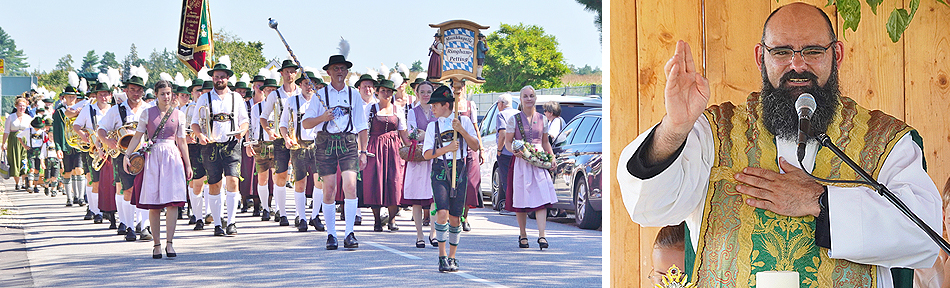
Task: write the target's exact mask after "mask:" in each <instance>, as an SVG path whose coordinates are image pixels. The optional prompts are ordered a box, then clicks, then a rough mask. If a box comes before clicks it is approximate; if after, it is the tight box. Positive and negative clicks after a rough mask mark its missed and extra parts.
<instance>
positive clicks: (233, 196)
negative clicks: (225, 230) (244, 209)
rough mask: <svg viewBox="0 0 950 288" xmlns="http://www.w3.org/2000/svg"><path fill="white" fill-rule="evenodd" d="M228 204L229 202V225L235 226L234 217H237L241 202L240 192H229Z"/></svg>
mask: <svg viewBox="0 0 950 288" xmlns="http://www.w3.org/2000/svg"><path fill="white" fill-rule="evenodd" d="M226 195H227V197H228V198H227V202H228V224H234V217H235V216H237V206H238V205H237V204H238V201H241V200H240V199H241V193H240V192H231V191H228V192H227V194H226Z"/></svg>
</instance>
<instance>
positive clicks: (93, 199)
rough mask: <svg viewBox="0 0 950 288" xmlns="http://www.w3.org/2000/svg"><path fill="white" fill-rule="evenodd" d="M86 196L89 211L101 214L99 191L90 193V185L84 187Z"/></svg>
mask: <svg viewBox="0 0 950 288" xmlns="http://www.w3.org/2000/svg"><path fill="white" fill-rule="evenodd" d="M86 198H88V199H89V211H92V214H96V215H102V211H101V210H99V193H92V186H87V187H86Z"/></svg>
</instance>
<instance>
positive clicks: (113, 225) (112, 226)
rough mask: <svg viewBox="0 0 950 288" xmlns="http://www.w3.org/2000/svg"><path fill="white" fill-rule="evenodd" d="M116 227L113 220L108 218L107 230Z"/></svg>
mask: <svg viewBox="0 0 950 288" xmlns="http://www.w3.org/2000/svg"><path fill="white" fill-rule="evenodd" d="M116 228H117V227H116V226H115V221H111V220H110V222H109V230H112V229H116Z"/></svg>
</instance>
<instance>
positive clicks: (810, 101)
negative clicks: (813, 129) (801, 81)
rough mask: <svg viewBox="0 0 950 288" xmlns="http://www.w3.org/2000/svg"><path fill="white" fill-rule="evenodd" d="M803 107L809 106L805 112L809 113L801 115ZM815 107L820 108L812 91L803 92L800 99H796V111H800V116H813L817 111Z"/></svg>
mask: <svg viewBox="0 0 950 288" xmlns="http://www.w3.org/2000/svg"><path fill="white" fill-rule="evenodd" d="M802 108H808V110H807V111H806V112H805V113H807V115H801V113H802ZM815 109H818V103H815V97H814V96H812V95H811V93H802V95H799V96H798V100H796V101H795V111H798V113H799V115H798V116H807V117H811V114H812V113H815Z"/></svg>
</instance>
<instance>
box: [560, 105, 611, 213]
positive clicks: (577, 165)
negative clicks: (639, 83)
mask: <svg viewBox="0 0 950 288" xmlns="http://www.w3.org/2000/svg"><path fill="white" fill-rule="evenodd" d="M602 113H603V111H602V110H601V109H599V108H598V109H590V110H587V111H584V112H583V113H581V114H578V115H577V116H576V117H574V119H571V120H570V121H569V122H568V123H567V125H565V126H564V129H562V130H561V133H560V134H558V136H557V138H556V139H554V145H552V146H551V149H552V150H553V152H554V155H555V156H556V160H555V162H556V163H557V166H556V168H555V170H554V177H553V178H554V190H555V192H556V193H557V198H558V203H557V204H554V205H553V206H554V207H553V208H558V209H564V210H567V211H574V212H575V218H574V219H575V222H577V226H578V227H580V228H582V229H597V228H600V223H601V222H600V219H601V210H602V209H601V208H602V206H601V198H602V196H603V195H602V187H603V180H602V179H601V174H602V173H601V171H602V165H603V163H602V157H601V156H602V151H603V145H602V144H601V141H602V134H601V133H602V131H603V121H602V120H603V119H601V116H602V115H603V114H602Z"/></svg>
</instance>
